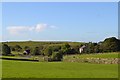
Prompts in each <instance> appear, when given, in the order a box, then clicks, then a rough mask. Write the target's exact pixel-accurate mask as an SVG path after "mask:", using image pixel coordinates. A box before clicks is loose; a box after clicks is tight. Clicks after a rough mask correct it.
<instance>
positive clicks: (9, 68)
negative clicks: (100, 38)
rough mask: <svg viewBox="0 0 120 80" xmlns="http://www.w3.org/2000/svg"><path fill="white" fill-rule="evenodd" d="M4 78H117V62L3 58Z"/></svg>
mask: <svg viewBox="0 0 120 80" xmlns="http://www.w3.org/2000/svg"><path fill="white" fill-rule="evenodd" d="M2 71H3V73H2V77H3V78H117V77H118V65H117V64H107V65H106V64H88V63H76V62H75V63H69V62H67V63H66V62H28V61H16V60H2Z"/></svg>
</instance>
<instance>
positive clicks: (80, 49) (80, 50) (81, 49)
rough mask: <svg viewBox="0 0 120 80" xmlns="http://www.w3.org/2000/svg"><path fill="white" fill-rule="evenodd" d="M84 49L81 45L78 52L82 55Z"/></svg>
mask: <svg viewBox="0 0 120 80" xmlns="http://www.w3.org/2000/svg"><path fill="white" fill-rule="evenodd" d="M85 47H86V46H85V45H83V46H82V47H80V48H79V52H80V53H82V52H83V51H84V49H85Z"/></svg>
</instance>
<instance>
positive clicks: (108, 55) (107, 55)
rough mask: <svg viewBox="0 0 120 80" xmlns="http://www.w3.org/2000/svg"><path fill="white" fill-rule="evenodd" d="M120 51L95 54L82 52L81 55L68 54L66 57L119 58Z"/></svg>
mask: <svg viewBox="0 0 120 80" xmlns="http://www.w3.org/2000/svg"><path fill="white" fill-rule="evenodd" d="M119 53H120V52H112V53H98V54H97V53H95V54H81V55H79V54H78V55H67V56H65V57H64V58H73V57H79V58H118V57H120V56H118V54H119Z"/></svg>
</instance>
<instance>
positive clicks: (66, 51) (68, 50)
mask: <svg viewBox="0 0 120 80" xmlns="http://www.w3.org/2000/svg"><path fill="white" fill-rule="evenodd" d="M62 51H63V53H64V54H70V53H71V47H70V45H69V44H68V43H65V44H64V45H63V46H62Z"/></svg>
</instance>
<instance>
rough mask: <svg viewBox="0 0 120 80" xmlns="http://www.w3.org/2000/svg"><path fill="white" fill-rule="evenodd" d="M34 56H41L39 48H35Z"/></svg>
mask: <svg viewBox="0 0 120 80" xmlns="http://www.w3.org/2000/svg"><path fill="white" fill-rule="evenodd" d="M33 54H34V55H40V50H39V47H35V48H34V50H33Z"/></svg>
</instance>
